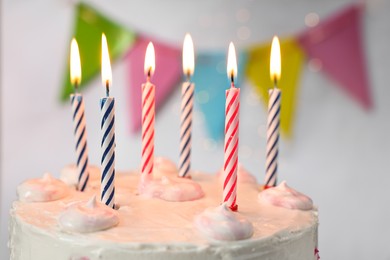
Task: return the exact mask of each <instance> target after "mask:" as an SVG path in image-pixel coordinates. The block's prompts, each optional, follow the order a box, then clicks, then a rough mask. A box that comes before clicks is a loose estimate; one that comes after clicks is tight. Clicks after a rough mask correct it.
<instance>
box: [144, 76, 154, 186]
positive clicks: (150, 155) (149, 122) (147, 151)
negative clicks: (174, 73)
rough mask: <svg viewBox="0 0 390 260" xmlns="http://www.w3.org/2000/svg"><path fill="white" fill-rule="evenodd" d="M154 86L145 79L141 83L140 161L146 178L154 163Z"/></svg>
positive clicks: (150, 172)
mask: <svg viewBox="0 0 390 260" xmlns="http://www.w3.org/2000/svg"><path fill="white" fill-rule="evenodd" d="M154 93H155V86H154V85H153V84H152V83H150V81H147V82H146V83H145V84H142V159H141V160H142V161H141V173H142V177H143V178H148V177H150V176H151V174H152V173H153V164H154V115H155V114H154V113H155V109H154V106H155V104H154V103H155V100H154V95H155V94H154Z"/></svg>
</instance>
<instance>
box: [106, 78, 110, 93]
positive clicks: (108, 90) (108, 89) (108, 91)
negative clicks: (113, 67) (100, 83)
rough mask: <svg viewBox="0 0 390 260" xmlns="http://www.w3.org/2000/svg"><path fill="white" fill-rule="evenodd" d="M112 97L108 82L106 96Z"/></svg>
mask: <svg viewBox="0 0 390 260" xmlns="http://www.w3.org/2000/svg"><path fill="white" fill-rule="evenodd" d="M109 95H110V83H109V82H108V80H107V81H106V96H107V97H108V96H109Z"/></svg>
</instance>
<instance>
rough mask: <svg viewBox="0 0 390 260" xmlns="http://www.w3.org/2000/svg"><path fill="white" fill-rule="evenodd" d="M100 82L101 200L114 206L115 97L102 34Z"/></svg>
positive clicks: (105, 42) (104, 37) (105, 44)
mask: <svg viewBox="0 0 390 260" xmlns="http://www.w3.org/2000/svg"><path fill="white" fill-rule="evenodd" d="M102 82H103V85H104V86H105V88H106V97H103V98H101V99H100V109H101V115H102V121H101V124H100V128H101V131H102V142H101V148H102V159H101V167H102V179H101V188H100V191H101V201H102V202H103V203H104V204H106V205H107V206H109V207H111V208H114V206H115V203H114V202H115V99H114V98H113V97H110V87H111V83H112V75H111V62H110V56H109V53H108V47H107V39H106V36H105V35H104V33H103V34H102Z"/></svg>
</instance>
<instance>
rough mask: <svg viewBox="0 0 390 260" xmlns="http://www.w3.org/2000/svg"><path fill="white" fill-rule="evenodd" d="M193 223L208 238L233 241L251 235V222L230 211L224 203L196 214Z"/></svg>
mask: <svg viewBox="0 0 390 260" xmlns="http://www.w3.org/2000/svg"><path fill="white" fill-rule="evenodd" d="M194 225H195V227H196V228H197V229H198V230H199V231H200V232H201V233H202V234H203V235H204V236H205V237H206V238H208V239H215V240H222V241H235V240H242V239H247V238H250V237H251V236H252V235H253V226H252V223H250V222H249V221H248V220H247V219H245V218H243V217H242V216H240V214H239V213H235V212H233V211H231V210H230V209H229V207H228V206H227V205H226V203H223V204H221V205H220V206H218V207H216V208H208V209H206V210H205V211H204V212H202V213H201V214H199V215H197V216H196V217H195V220H194Z"/></svg>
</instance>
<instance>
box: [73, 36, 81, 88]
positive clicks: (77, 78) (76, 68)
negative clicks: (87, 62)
mask: <svg viewBox="0 0 390 260" xmlns="http://www.w3.org/2000/svg"><path fill="white" fill-rule="evenodd" d="M70 82H71V83H72V84H73V85H78V84H80V82H81V63H80V53H79V46H78V45H77V41H76V39H75V38H73V39H72V42H71V44H70Z"/></svg>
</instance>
